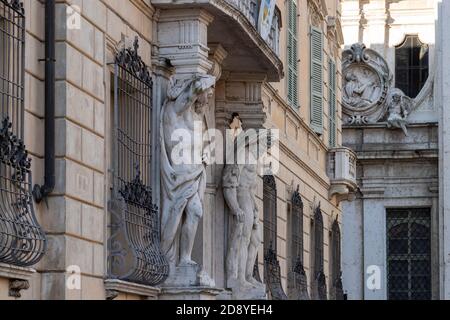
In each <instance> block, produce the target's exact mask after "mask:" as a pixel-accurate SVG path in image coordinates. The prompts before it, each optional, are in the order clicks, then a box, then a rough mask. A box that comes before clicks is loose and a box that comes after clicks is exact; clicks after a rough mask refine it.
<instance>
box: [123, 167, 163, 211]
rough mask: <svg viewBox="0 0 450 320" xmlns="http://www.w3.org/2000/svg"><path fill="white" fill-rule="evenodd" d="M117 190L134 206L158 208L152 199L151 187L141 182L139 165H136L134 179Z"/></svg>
mask: <svg viewBox="0 0 450 320" xmlns="http://www.w3.org/2000/svg"><path fill="white" fill-rule="evenodd" d="M119 192H120V194H121V195H122V197H123V199H124V200H125V202H127V203H133V204H134V205H136V206H139V207H143V208H148V209H151V210H158V207H157V206H155V205H154V204H153V201H152V188H150V187H148V186H146V185H144V183H143V182H142V179H141V170H140V169H139V165H136V177H135V178H134V180H133V181H131V182H130V183H128V184H126V185H125V186H124V188H123V189H122V190H120V191H119Z"/></svg>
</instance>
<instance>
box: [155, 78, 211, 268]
mask: <svg viewBox="0 0 450 320" xmlns="http://www.w3.org/2000/svg"><path fill="white" fill-rule="evenodd" d="M192 85H193V83H192V81H184V82H181V85H174V84H173V83H171V86H170V88H169V91H168V97H167V100H166V103H165V104H164V106H163V108H162V112H161V119H164V113H165V112H166V110H167V108H170V107H172V106H173V104H175V103H180V102H179V101H178V100H181V101H182V100H183V99H186V97H183V95H185V94H190V92H189V93H188V92H186V89H187V88H188V87H189V86H192ZM192 99H193V98H189V102H192V101H191V100H192ZM160 133H161V195H162V200H161V235H162V239H161V246H162V250H163V252H164V253H165V254H166V255H167V257H168V258H169V261H171V262H172V263H176V258H175V257H176V254H177V251H178V238H179V236H178V234H179V232H178V231H179V228H180V226H181V225H182V219H183V212H184V210H185V208H186V205H187V203H188V202H189V200H190V199H191V198H192V197H193V196H195V195H196V194H198V195H199V197H200V200H201V201H202V202H203V197H204V194H205V189H206V169H205V166H204V165H203V163H200V164H174V163H173V161H172V157H171V155H170V154H168V151H167V149H166V145H165V139H164V137H165V135H164V121H161V126H160Z"/></svg>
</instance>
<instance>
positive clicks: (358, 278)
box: [342, 198, 365, 300]
mask: <svg viewBox="0 0 450 320" xmlns="http://www.w3.org/2000/svg"><path fill="white" fill-rule="evenodd" d="M362 203H363V202H362V199H361V198H358V199H356V200H355V201H352V202H350V201H343V202H342V212H344V214H343V215H342V284H343V288H344V290H345V292H347V294H348V299H349V300H362V299H363V297H364V286H365V285H364V283H363V280H364V266H363V261H362V256H363V217H362Z"/></svg>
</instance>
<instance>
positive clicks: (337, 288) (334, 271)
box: [331, 219, 344, 300]
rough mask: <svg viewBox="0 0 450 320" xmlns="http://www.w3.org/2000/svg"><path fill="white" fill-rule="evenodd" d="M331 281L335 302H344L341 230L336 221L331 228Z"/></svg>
mask: <svg viewBox="0 0 450 320" xmlns="http://www.w3.org/2000/svg"><path fill="white" fill-rule="evenodd" d="M331 258H332V265H331V281H332V286H333V292H332V296H333V299H334V300H343V299H344V291H343V288H342V277H341V276H342V271H341V228H340V227H339V221H338V220H337V219H336V220H335V221H334V222H333V225H332V226H331Z"/></svg>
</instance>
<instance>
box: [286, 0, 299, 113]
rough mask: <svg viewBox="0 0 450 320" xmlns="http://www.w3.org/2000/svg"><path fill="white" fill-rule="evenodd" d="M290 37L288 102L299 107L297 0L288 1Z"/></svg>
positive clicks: (288, 45)
mask: <svg viewBox="0 0 450 320" xmlns="http://www.w3.org/2000/svg"><path fill="white" fill-rule="evenodd" d="M287 29H288V35H287V38H288V39H287V60H288V61H287V65H288V75H287V92H288V93H287V100H288V103H289V104H290V105H291V106H292V107H295V108H297V107H298V56H297V50H298V45H297V42H298V39H297V4H296V0H288V28H287Z"/></svg>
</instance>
